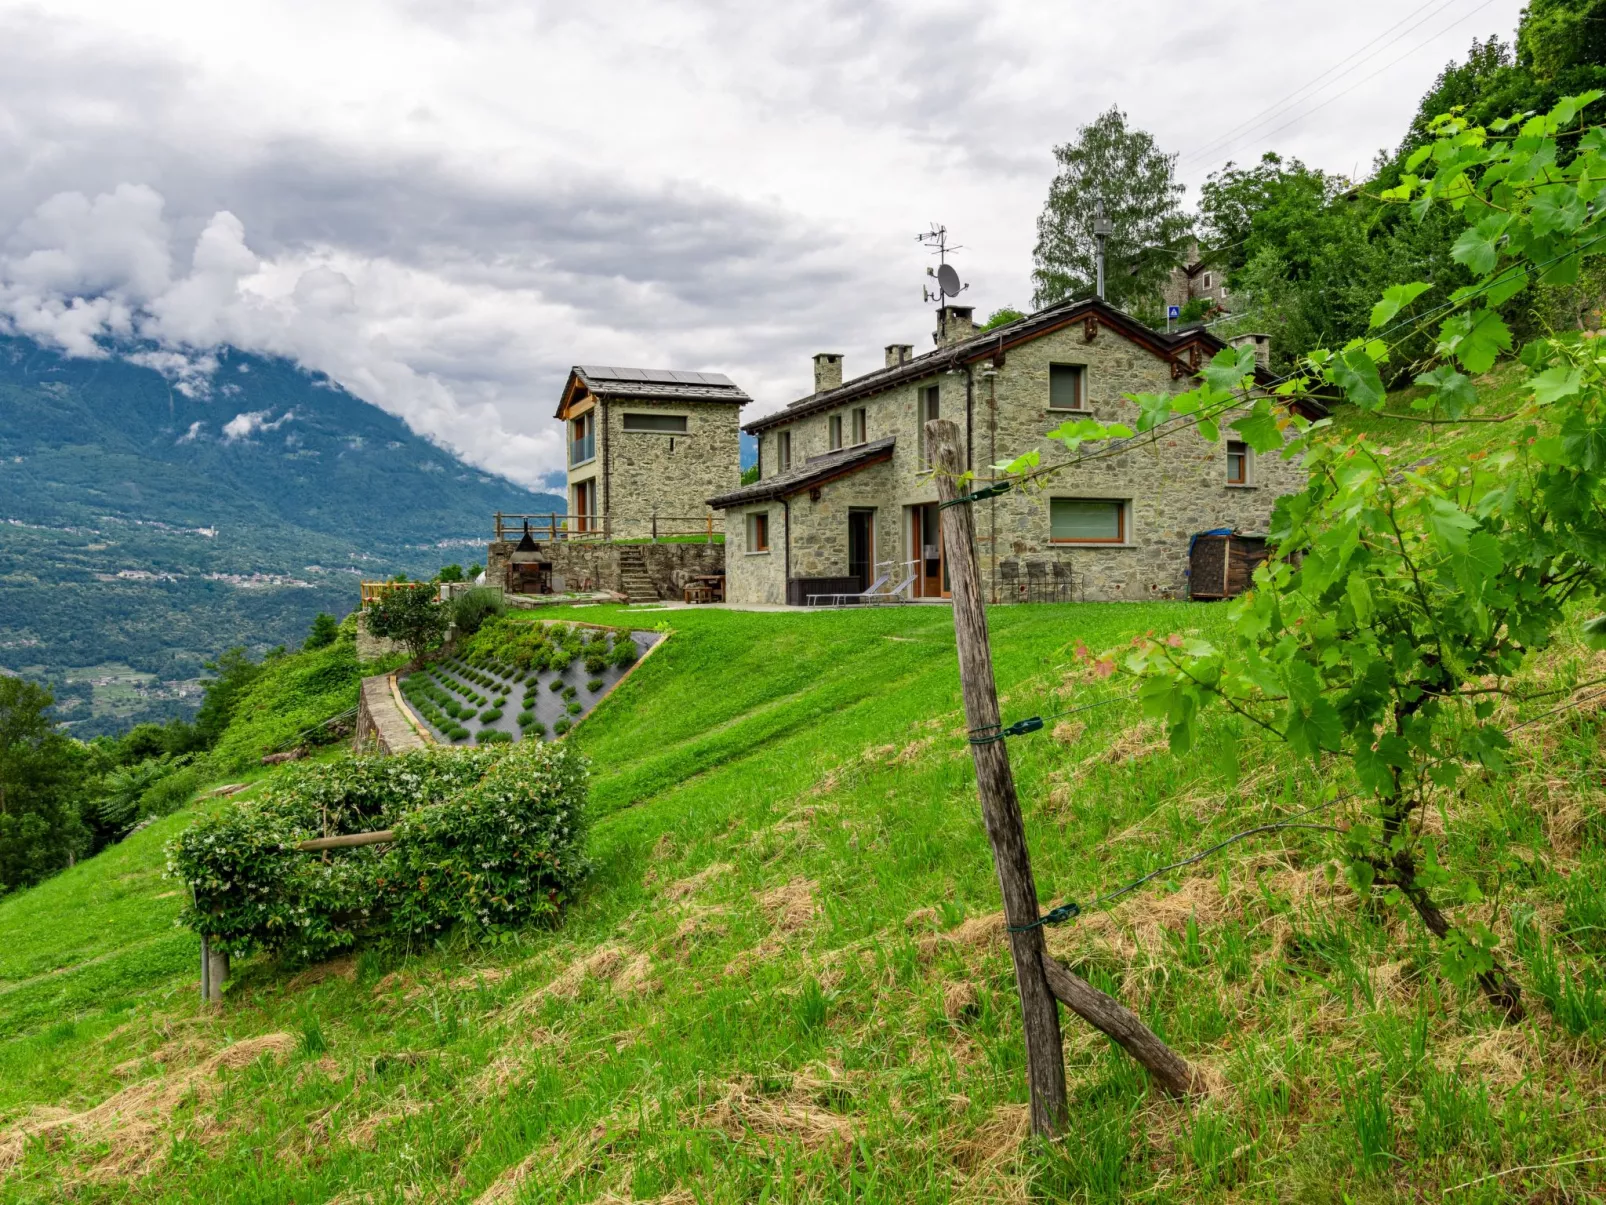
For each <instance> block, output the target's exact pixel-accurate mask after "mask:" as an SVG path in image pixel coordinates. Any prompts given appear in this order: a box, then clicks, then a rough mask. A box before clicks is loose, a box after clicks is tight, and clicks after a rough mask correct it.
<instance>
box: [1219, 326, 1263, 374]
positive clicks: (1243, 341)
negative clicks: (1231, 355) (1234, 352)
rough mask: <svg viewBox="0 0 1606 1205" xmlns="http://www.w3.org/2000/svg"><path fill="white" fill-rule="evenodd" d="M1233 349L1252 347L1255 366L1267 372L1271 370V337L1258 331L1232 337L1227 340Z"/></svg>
mask: <svg viewBox="0 0 1606 1205" xmlns="http://www.w3.org/2000/svg"><path fill="white" fill-rule="evenodd" d="M1228 342H1229V343H1231V344H1232V345H1233V346H1234V347H1253V348H1254V349H1255V366H1256V367H1258V368H1264V369H1267V370H1269V369H1270V368H1271V336H1270V335H1267V334H1263V333H1261V332H1260V331H1245V332H1244V333H1243V334H1241V335H1234V336H1233V337H1232V338H1231V339H1229V340H1228Z"/></svg>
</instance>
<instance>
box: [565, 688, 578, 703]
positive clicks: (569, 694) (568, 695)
mask: <svg viewBox="0 0 1606 1205" xmlns="http://www.w3.org/2000/svg"><path fill="white" fill-rule="evenodd" d="M579 693H580V692H579V691H577V690H575V688H574V687H572V686H565V687H564V688H563V700H564V702H568V701H569V700H571V699H573V698H574V696H575V695H577V694H579Z"/></svg>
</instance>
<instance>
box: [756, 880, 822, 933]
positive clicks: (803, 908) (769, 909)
mask: <svg viewBox="0 0 1606 1205" xmlns="http://www.w3.org/2000/svg"><path fill="white" fill-rule="evenodd" d="M817 889H818V884H816V883H814V882H812V881H811V880H809V879H793V880H792V881H791V882H790V883H787V884H785V885H784V886H781V887H776V888H773V889H772V890H770V891H766V892H764V893H763V894H762V895H760V896H759V897H758V903H759V906H760V907H761V908H763V909H764V911H765V912H766V913H767V914H768V915H769V918H770V922H771V923H772V924H774V926H775V927H776V928H777V929H779V930H780V931H781V932H782V933H796V932H797V931H798V930H800V929H806V928H808V926H809V925H810V924H811V923H812V922H813V920H814V915H815V911H816V909H815V903H814V893H815V891H816V890H817Z"/></svg>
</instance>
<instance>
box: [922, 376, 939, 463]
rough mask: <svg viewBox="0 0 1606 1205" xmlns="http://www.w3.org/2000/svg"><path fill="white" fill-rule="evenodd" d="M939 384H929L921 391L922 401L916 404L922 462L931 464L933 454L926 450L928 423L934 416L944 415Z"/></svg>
mask: <svg viewBox="0 0 1606 1205" xmlns="http://www.w3.org/2000/svg"><path fill="white" fill-rule="evenodd" d="M939 396H940V395H939V393H938V391H937V386H935V385H927V386H926V387H925V388H924V389H922V390H921V391H920V401H919V403H918V405H917V406H916V410H915V418H916V425H917V427H918V428H919V434H920V463H921V464H929V463H930V462H931V456H930V454H929V453H928V452H927V451H926V424H927V423H929V422H930V421H931V420H932V419H934V418H941V417H942V407H941V405H940V404H939V401H938V398H939Z"/></svg>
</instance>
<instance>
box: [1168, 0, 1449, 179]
mask: <svg viewBox="0 0 1606 1205" xmlns="http://www.w3.org/2000/svg"><path fill="white" fill-rule="evenodd" d="M1454 2H1455V0H1427V3H1425V4H1422V5H1420V6H1418V7H1417V8H1415V9H1413V10H1412V11H1411V12H1409V13H1407V14H1406V15H1405V16H1404V17H1402V18H1400V20H1398V21H1396V22H1395V23H1394V24H1393V25H1391V26H1389V27H1388V28H1387V29H1385V30H1384V31H1383V32H1382V33H1380V34H1378V35H1377V36H1376V37H1375V38H1373V39H1372V40H1371V41H1370V42H1368V43H1366V45H1364V46H1362V47H1360V48H1359V49H1357V50H1355V51H1352V52H1351V53H1350V54H1349V55H1347V56H1346V57H1344V58H1342V59H1340V60H1339V61H1338V62H1336V63H1334V64H1333V65H1332V66H1331V67H1329V68H1328V69H1327V70H1326V71H1324V72H1322V73H1321V74H1320V75H1318V76H1316V78H1314V79H1312V80H1310V81H1309V82H1308V83H1306V84H1304V85H1302V86H1301V87H1299V88H1296V89H1294V91H1292V92H1290V93H1289V94H1288V95H1287V96H1284V97H1282V98H1281V99H1280V100H1275V101H1273V102H1272V103H1271V104H1269V105H1267V106H1266V107H1265V108H1264V109H1262V110H1260V112H1258V113H1256V114H1255V115H1254V116H1252V117H1250V118H1248V119H1247V120H1245V121H1241V122H1239V123H1238V124H1237V125H1235V126H1233V127H1232V128H1231V129H1230V130H1226V131H1225V132H1223V133H1221V134H1218V135H1217V136H1216V138H1215V139H1214V140H1213V141H1211V142H1209V143H1207V144H1206V145H1204V146H1202V147H1196V148H1194V149H1193V150H1192V151H1190V152H1188V154H1187V155H1185V156H1184V157H1183V160H1182V163H1183V164H1187V163H1191V162H1193V161H1194V160H1196V159H1202V158H1207V157H1208V156H1209V155H1210V154H1211V153H1212V152H1213V151H1214V150H1215V149H1216V148H1217V147H1219V146H1221V145H1223V144H1225V143H1228V142H1230V141H1231V140H1232V139H1233V138H1234V137H1236V136H1237V135H1238V134H1240V133H1242V132H1244V131H1247V130H1249V129H1252V128H1253V127H1255V126H1256V125H1259V124H1262V121H1261V119H1262V118H1268V117H1274V116H1275V115H1276V114H1277V113H1278V112H1279V111H1281V110H1284V109H1286V108H1287V107H1288V106H1289V105H1291V104H1294V103H1296V102H1297V103H1303V101H1302V100H1300V99H1299V98H1300V97H1301V96H1302V95H1303V94H1304V93H1307V92H1310V91H1311V90H1312V89H1315V90H1316V91H1317V92H1320V91H1321V90H1322V89H1323V88H1325V87H1327V85H1328V84H1329V83H1336V82H1337V80H1338V79H1342V78H1343V77H1344V76H1345V75H1347V74H1349V71H1352V70H1354V69H1355V68H1353V67H1351V68H1349V70H1344V71H1340V68H1343V67H1345V65H1346V64H1348V63H1351V62H1352V61H1353V60H1355V59H1357V58H1359V57H1360V56H1361V55H1363V54H1365V53H1366V52H1367V51H1368V50H1370V49H1371V48H1372V47H1373V46H1376V45H1377V43H1379V42H1382V41H1383V39H1385V38H1387V37H1388V36H1389V34H1391V33H1394V31H1395V30H1398V29H1400V27H1401V26H1402V25H1405V24H1406V23H1407V22H1410V21H1412V20H1413V19H1414V18H1416V17H1417V15H1418V14H1420V13H1422V12H1423V11H1424V10H1426V9H1433V11H1432V12H1430V13H1428V14H1427V16H1425V17H1423V18H1422V20H1421V21H1418V22H1417V23H1416V25H1412V26H1411V27H1410V28H1409V29H1403V30H1400V32H1399V33H1398V34H1397V35H1396V36H1395V37H1394V38H1392V39H1390V40H1389V41H1388V42H1386V43H1384V45H1385V46H1390V45H1393V44H1394V42H1396V41H1398V40H1399V39H1400V38H1403V37H1404V36H1405V35H1406V34H1408V33H1410V32H1411V31H1412V30H1414V29H1416V28H1417V27H1418V26H1419V25H1421V24H1422V23H1423V22H1426V21H1430V20H1432V19H1433V18H1434V17H1436V16H1438V15H1439V13H1441V12H1443V11H1444V9H1446V8H1448V7H1449V6H1450V5H1451V4H1453V3H1454ZM1358 65H1359V64H1357V66H1358ZM1335 71H1337V72H1339V74H1338V76H1337V77H1335V79H1332V80H1328V78H1327V77H1328V76H1331V75H1333V73H1334V72H1335ZM1324 80H1327V83H1323V81H1324ZM1305 99H1309V97H1306V98H1305Z"/></svg>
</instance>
